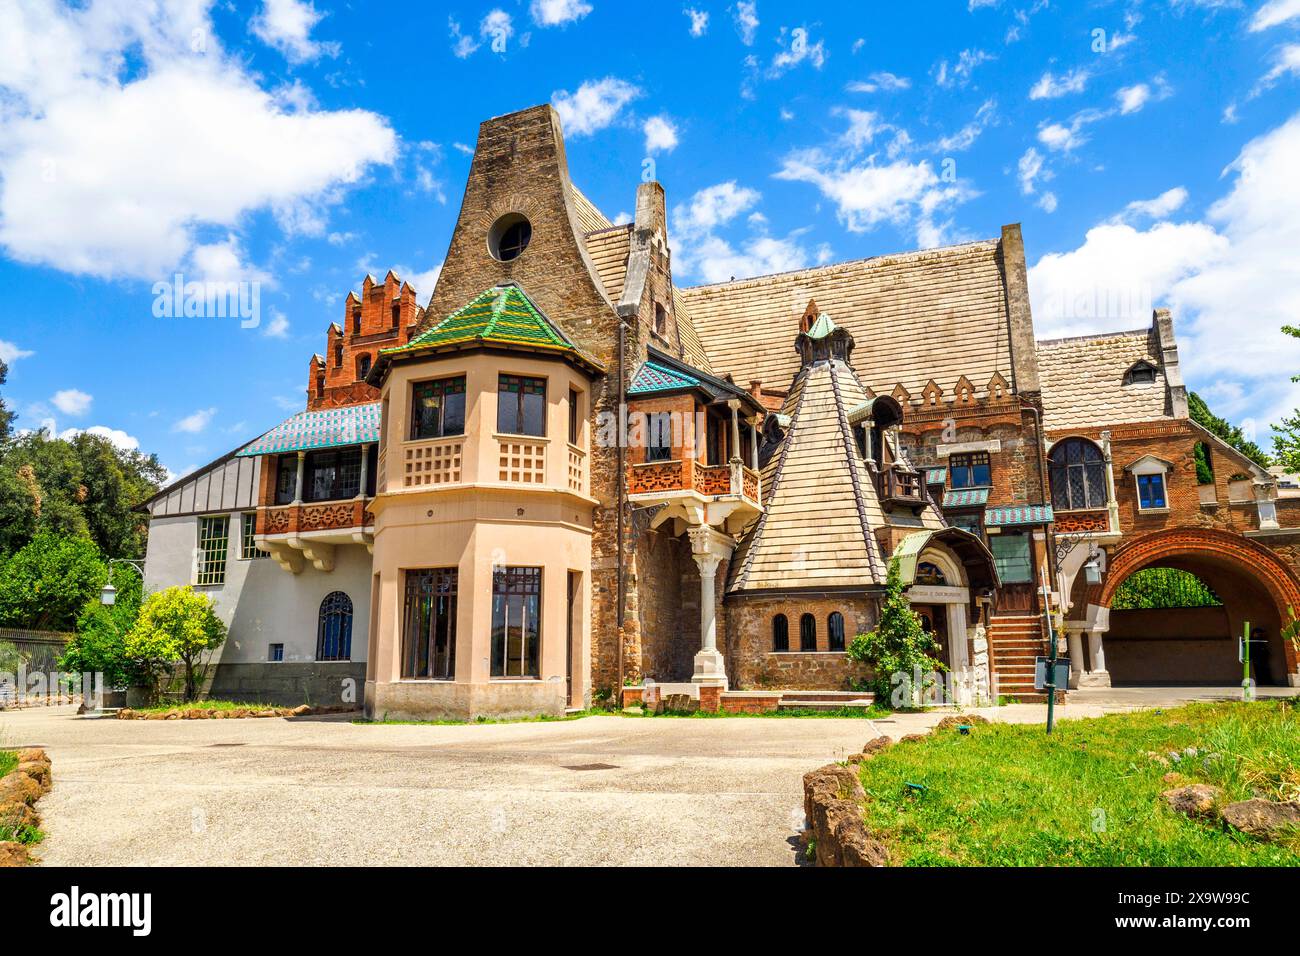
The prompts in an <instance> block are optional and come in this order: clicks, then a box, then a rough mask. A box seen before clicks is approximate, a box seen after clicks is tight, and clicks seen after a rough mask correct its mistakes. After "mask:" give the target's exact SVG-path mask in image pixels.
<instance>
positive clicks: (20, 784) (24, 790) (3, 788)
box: [0, 770, 45, 804]
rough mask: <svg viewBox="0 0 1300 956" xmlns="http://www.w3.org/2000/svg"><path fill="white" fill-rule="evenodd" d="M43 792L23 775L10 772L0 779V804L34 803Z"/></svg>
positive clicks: (39, 786) (35, 782) (30, 779)
mask: <svg viewBox="0 0 1300 956" xmlns="http://www.w3.org/2000/svg"><path fill="white" fill-rule="evenodd" d="M44 792H45V791H44V790H42V789H41V785H40V784H39V783H38V782H37V781H35V780H33V779H32V778H31V777H29V776H27V774H25V773H19V772H18V771H16V770H15V771H12V772H11V773H9V774H6V775H5V776H4V777H0V803H28V804H31V803H35V802H36V801H37V800H39V799H40V798H41V794H42V793H44Z"/></svg>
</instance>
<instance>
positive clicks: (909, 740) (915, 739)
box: [899, 734, 926, 744]
mask: <svg viewBox="0 0 1300 956" xmlns="http://www.w3.org/2000/svg"><path fill="white" fill-rule="evenodd" d="M925 738H926V734H908V735H907V736H906V737H904V738H903V739H902V740H900V741H899V743H900V744H919V743H920V742H921V741H923V740H925Z"/></svg>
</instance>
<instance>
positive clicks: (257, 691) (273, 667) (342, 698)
mask: <svg viewBox="0 0 1300 956" xmlns="http://www.w3.org/2000/svg"><path fill="white" fill-rule="evenodd" d="M365 683H366V664H365V661H360V662H339V663H330V662H312V663H302V664H294V663H288V662H284V663H266V664H225V663H222V664H218V665H217V666H216V667H215V668H213V673H212V677H211V685H210V686H209V688H208V691H207V695H208V696H209V697H212V698H219V699H221V700H233V701H239V702H241V703H250V704H275V705H277V706H280V707H294V706H297V705H298V704H311V705H312V706H321V707H337V706H341V705H343V704H353V703H354V704H356V705H357V709H358V710H360V708H361V697H362V693H363V691H364V689H365ZM349 698H350V699H349Z"/></svg>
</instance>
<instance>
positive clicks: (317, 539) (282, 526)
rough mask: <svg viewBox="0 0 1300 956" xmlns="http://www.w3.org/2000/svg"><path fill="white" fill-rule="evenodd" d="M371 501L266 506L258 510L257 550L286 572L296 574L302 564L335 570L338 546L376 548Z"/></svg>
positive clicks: (359, 499) (349, 500)
mask: <svg viewBox="0 0 1300 956" xmlns="http://www.w3.org/2000/svg"><path fill="white" fill-rule="evenodd" d="M369 503H370V499H369V498H349V499H345V500H342V501H316V502H303V503H301V504H289V505H263V506H261V507H259V508H258V509H257V537H256V541H257V546H258V547H259V548H261V549H262V550H263V551H267V552H269V553H270V555H271V557H273V558H275V560H276V563H278V564H279V565H280V567H282V568H284V569H285V570H286V571H291V572H293V573H294V574H297V573H298V572H299V571H301V570H302V568H303V561H304V559H306V560H307V561H310V562H311V563H312V565H313V567H315V568H316V569H317V570H318V571H332V570H333V569H334V549H335V547H336V546H338V545H346V544H360V545H365V546H366V548H367V549H369V548H371V547H373V545H374V524H375V518H374V515H372V514H371V513H370V511H369V510H368V509H367V505H368V504H369Z"/></svg>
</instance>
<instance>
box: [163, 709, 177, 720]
mask: <svg viewBox="0 0 1300 956" xmlns="http://www.w3.org/2000/svg"><path fill="white" fill-rule="evenodd" d="M163 719H164V720H180V719H181V715H180V714H179V713H177V712H176V711H174V710H169V711H167V713H166V714H164V715H163Z"/></svg>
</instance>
